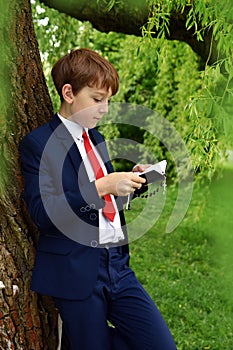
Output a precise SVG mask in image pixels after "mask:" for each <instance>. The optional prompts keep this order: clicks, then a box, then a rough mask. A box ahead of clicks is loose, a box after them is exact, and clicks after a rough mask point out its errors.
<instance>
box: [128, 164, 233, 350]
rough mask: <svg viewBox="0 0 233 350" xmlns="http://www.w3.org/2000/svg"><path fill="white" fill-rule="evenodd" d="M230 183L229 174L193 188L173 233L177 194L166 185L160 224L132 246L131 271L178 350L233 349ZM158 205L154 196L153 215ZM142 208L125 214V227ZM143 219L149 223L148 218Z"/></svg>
mask: <svg viewBox="0 0 233 350" xmlns="http://www.w3.org/2000/svg"><path fill="white" fill-rule="evenodd" d="M232 180H233V171H232V170H230V169H229V170H227V171H226V172H225V174H224V177H223V178H221V179H216V180H215V181H213V183H212V185H211V188H210V191H207V189H204V188H203V189H202V190H200V189H199V188H194V192H193V198H192V201H191V203H190V206H189V210H188V212H187V214H186V216H185V218H184V220H183V221H182V222H181V223H180V225H179V226H178V227H177V228H176V229H175V230H174V231H173V232H171V233H165V227H166V223H167V222H168V218H169V216H170V214H171V210H172V208H173V205H174V202H175V200H176V189H175V188H173V187H172V186H168V189H167V194H166V202H165V206H164V209H163V211H162V213H161V215H160V216H159V219H158V221H157V222H156V223H155V224H154V225H153V227H152V228H151V229H150V230H149V231H148V232H147V233H146V234H144V235H143V236H142V237H141V238H139V239H137V240H135V241H133V242H132V243H131V266H132V267H133V269H134V270H135V272H136V274H137V276H138V278H139V280H140V281H141V283H142V284H143V285H144V287H145V288H146V290H147V291H148V292H149V294H150V295H151V297H152V298H153V300H154V301H155V303H156V305H157V306H158V308H159V309H160V311H161V313H162V314H163V316H164V318H165V320H166V322H167V324H168V325H169V328H170V329H171V331H172V334H173V336H174V338H175V341H176V344H177V347H178V350H209V349H210V350H233V298H232V287H233V284H232V280H233V278H232V277H233V273H232V271H233V268H232V266H233V264H232V263H233V258H232V249H233V240H232V237H231V235H232V234H233V210H232V208H233V205H232V204H233V189H232ZM203 200H205V201H204V202H203ZM156 201H157V199H156V196H154V198H153V206H154V210H155V213H156V205H157V204H156ZM145 203H146V199H136V200H134V202H133V203H132V205H131V210H130V211H128V212H126V217H127V221H128V222H130V221H132V220H134V218H135V217H136V216H137V215H139V213H140V212H141V211H142V208H143V206H144V205H145ZM155 215H157V214H155ZM146 220H147V221H151V220H152V217H151V214H150V215H148V217H147V218H146ZM164 350H166V349H164Z"/></svg>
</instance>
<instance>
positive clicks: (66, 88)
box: [62, 84, 74, 104]
mask: <svg viewBox="0 0 233 350" xmlns="http://www.w3.org/2000/svg"><path fill="white" fill-rule="evenodd" d="M62 96H63V98H64V101H66V102H67V103H69V104H70V103H72V102H73V97H74V94H73V91H72V86H71V85H70V84H65V85H63V87H62Z"/></svg>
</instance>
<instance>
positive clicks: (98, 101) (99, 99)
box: [93, 97, 103, 103]
mask: <svg viewBox="0 0 233 350" xmlns="http://www.w3.org/2000/svg"><path fill="white" fill-rule="evenodd" d="M93 99H94V101H95V102H96V103H100V102H102V101H103V100H102V99H101V98H97V97H94V98H93Z"/></svg>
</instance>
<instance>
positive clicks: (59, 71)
mask: <svg viewBox="0 0 233 350" xmlns="http://www.w3.org/2000/svg"><path fill="white" fill-rule="evenodd" d="M51 74H52V78H53V82H54V85H55V87H56V90H57V92H58V94H59V96H60V99H61V101H63V96H62V87H63V86H64V85H65V84H70V85H71V86H72V90H73V93H74V95H76V94H77V93H78V92H79V91H80V90H81V89H82V88H84V87H85V86H89V87H97V88H100V89H102V88H106V89H107V90H108V89H109V88H111V90H112V95H115V94H116V93H117V91H118V88H119V77H118V73H117V71H116V69H115V68H114V67H113V65H112V64H111V63H110V62H108V61H107V60H106V59H105V58H103V57H102V56H100V55H99V54H98V53H97V52H95V51H93V50H91V49H83V48H82V49H76V50H73V51H71V52H70V53H69V54H67V55H65V56H63V57H61V58H60V59H59V60H58V61H57V62H56V63H55V65H54V66H53V68H52V72H51Z"/></svg>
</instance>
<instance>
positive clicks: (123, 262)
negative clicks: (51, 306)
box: [54, 248, 176, 350]
mask: <svg viewBox="0 0 233 350" xmlns="http://www.w3.org/2000/svg"><path fill="white" fill-rule="evenodd" d="M127 260H128V257H127V256H122V254H121V248H110V249H102V253H101V259H100V269H99V275H98V280H97V283H96V286H95V288H94V291H93V294H92V295H91V296H90V297H89V298H88V299H85V300H81V301H80V300H66V299H58V298H54V301H55V305H56V307H57V308H58V310H59V312H60V315H61V318H62V321H63V328H64V330H65V333H66V338H67V339H68V340H69V342H70V346H69V349H70V350H176V345H175V343H174V341H173V338H172V336H171V333H170V331H169V329H168V327H167V325H166V323H165V322H164V320H163V318H162V316H161V314H160V313H159V311H158V309H157V307H156V306H155V304H154V302H153V301H152V299H151V298H150V297H149V295H148V294H147V293H146V291H145V290H144V288H143V287H142V286H141V284H140V283H139V281H138V280H137V279H136V277H135V275H134V272H133V271H132V270H131V269H130V268H129V267H128V266H127ZM109 322H110V323H109Z"/></svg>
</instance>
